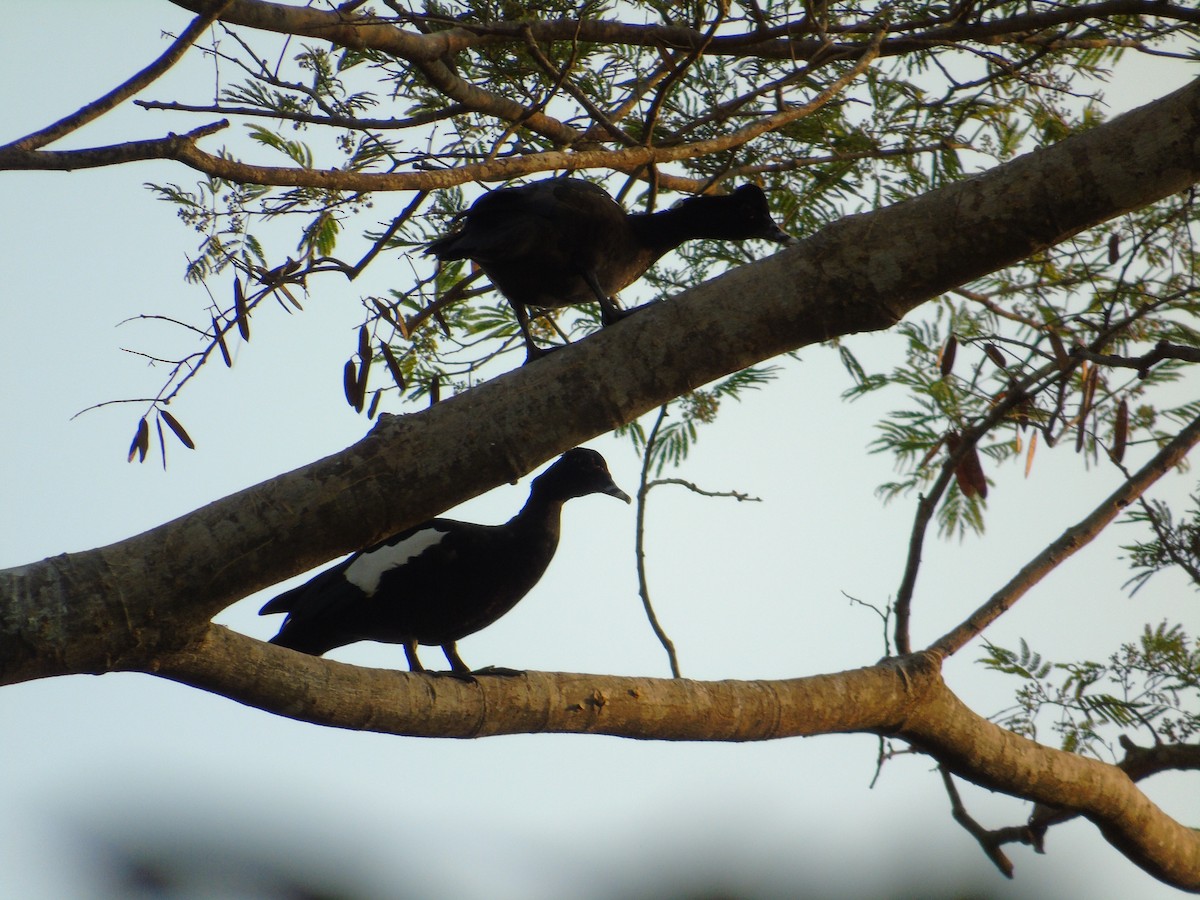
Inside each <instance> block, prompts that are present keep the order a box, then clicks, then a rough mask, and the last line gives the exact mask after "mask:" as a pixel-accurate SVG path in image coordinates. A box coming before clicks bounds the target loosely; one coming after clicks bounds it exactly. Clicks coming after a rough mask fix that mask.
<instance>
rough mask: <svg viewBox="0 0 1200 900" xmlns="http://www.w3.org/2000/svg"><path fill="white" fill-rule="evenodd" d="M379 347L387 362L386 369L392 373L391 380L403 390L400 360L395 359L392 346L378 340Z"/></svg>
mask: <svg viewBox="0 0 1200 900" xmlns="http://www.w3.org/2000/svg"><path fill="white" fill-rule="evenodd" d="M379 349H380V350H382V351H383V361H384V362H386V363H387V367H388V371H390V372H391V373H392V380H393V381H394V382H396V387H398V388H400V390H401V391H403V390H404V373H403V372H402V371H401V369H400V360H398V359H396V355H395V354H394V353H392V348H391V347H389V346H388V345H387V344H385V343H383V342H382V341H380V342H379Z"/></svg>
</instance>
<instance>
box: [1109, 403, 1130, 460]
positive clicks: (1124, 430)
mask: <svg viewBox="0 0 1200 900" xmlns="http://www.w3.org/2000/svg"><path fill="white" fill-rule="evenodd" d="M1128 440H1129V404H1128V403H1127V402H1126V401H1125V400H1124V399H1122V400H1121V402H1120V403H1118V404H1117V420H1116V422H1114V423H1113V445H1112V449H1111V450H1109V451H1108V455H1109V456H1110V457H1112V461H1113V462H1115V463H1118V464H1120V463H1121V462H1122V461H1124V459H1125V444H1126V443H1127V442H1128Z"/></svg>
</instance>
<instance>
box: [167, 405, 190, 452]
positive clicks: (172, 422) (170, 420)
mask: <svg viewBox="0 0 1200 900" xmlns="http://www.w3.org/2000/svg"><path fill="white" fill-rule="evenodd" d="M158 415H159V418H161V419H162V420H163V421H164V422H166V423H167V427H168V428H170V429H171V430H172V431H173V432H175V437H177V438H179V442H180V443H181V444H183V446H185V447H187V448H188V449H189V450H195V449H196V444H195V442H194V441H193V440H192V438H191V436H190V435H189V434H188V433H187V431H186V430H185V429H184V427H183V426H182V425H180V424H179V420H178V419H176V418H175V417H174V416H173V415H171V414H170V413H169V412H167V411H166V410H165V409H160V410H159V411H158Z"/></svg>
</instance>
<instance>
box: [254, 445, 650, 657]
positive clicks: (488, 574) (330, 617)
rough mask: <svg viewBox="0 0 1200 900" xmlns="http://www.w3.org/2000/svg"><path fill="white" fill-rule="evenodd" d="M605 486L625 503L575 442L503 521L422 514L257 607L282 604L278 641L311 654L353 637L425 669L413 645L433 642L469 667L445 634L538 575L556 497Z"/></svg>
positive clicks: (474, 621)
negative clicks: (417, 521) (397, 648)
mask: <svg viewBox="0 0 1200 900" xmlns="http://www.w3.org/2000/svg"><path fill="white" fill-rule="evenodd" d="M587 494H608V495H610V496H613V497H619V498H620V499H622V500H624V501H625V502H626V503H628V502H630V501H629V497H628V495H626V494H625V492H624V491H622V490H621V489H620V488H619V487H617V486H616V485H615V484H614V483H613V480H612V476H611V475H610V474H609V472H608V466H607V465H606V464H605V462H604V457H603V456H601V455H600V454H599V453H597V452H596V451H595V450H589V449H587V448H584V447H576V448H575V449H574V450H568V451H567V452H566V453H564V454H563V455H562V456H561V457H560V458H559V459H558V461H557V462H555V463H554V465H552V466H550V467H549V468H548V469H546V471H544V472H543V473H542V474H541V475H539V476H538V477H537V478H535V479H534V480H533V484H532V486H531V488H530V491H529V500H528V501H527V502H526V503H525V506H524V507H523V508H522V509H521V511H520V512H519V513H517V514H516V515H515V516H513V518H512V519H510V520H509V521H508V522H506V523H505V524H503V525H476V524H473V523H471V522H458V521H455V520H453V519H430V520H429V521H428V522H426V523H424V524H423V525H418V526H416V527H415V528H409V529H408V530H407V531H402V532H400V533H399V534H397V535H393V536H392V537H390V538H388V539H387V540H385V541H381V542H380V543H378V544H376V545H375V546H373V547H371V548H369V549H367V550H363V551H362V552H360V553H355V554H354V555H353V556H351V557H349V558H348V559H345V560H343V561H342V562H340V563H338V564H337V565H336V566H334V567H333V568H330V569H326V570H325V571H324V572H321V573H320V574H319V575H317V576H316V577H315V578H313V579H311V580H310V581H308V582H307V583H306V584H302V585H300V586H299V587H297V588H293V589H292V590H290V591H288V592H286V593H284V594H280V595H279V596H278V597H276V598H275V599H273V600H271V601H270V602H269V603H267V605H266V606H264V607H263V608H262V609H261V610H260V611H259V615H267V614H269V613H280V612H285V613H287V614H288V616H287V618H286V619H284V621H283V625H282V627H280V629H279V634H277V635H275V637H273V638H271V643H272V644H279V645H281V646H284V647H290V648H292V649H293V650H299V651H301V652H302V653H311V654H313V655H314V656H320V655H321V654H322V653H325V652H327V651H329V650H332V649H333V648H334V647H341V646H343V645H345V644H352V643H354V642H355V641H383V642H385V643H391V644H403V645H404V652H405V654H406V655H407V657H408V667H409V669H411V670H412V671H414V672H423V671H425V669H424V667H423V666H422V665H421V662H420V660H418V659H417V645H418V644H440V645H441V647H442V650H443V651H444V652H445V654H446V659H447V660H448V661H449V662H450V667H451V669H453V670H454V671H455V672H458V673H467V672H470V669H469V668H468V667H467V665H466V663H464V662H463V661H462V658H461V657H460V656H459V655H458V650H457V648H456V647H455V642H456V641H457V640H458V639H459V638H462V637H465V636H466V635H468V634H473V633H474V632H476V631H479V630H480V629H482V628H486V627H487V626H488V625H491V624H492V623H493V622H495V621H496V620H497V619H499V618H500V617H501V616H503V615H504V614H505V613H506V612H508V611H509V610H510V609H512V608H513V607H514V606H516V604H517V602H518V601H519V600H520V599H521V598H522V597H524V596H525V595H526V594H527V593H529V591H530V589H531V588H532V587H533V586H534V585H535V584H537V583H538V581H539V580H540V579H541V577H542V575H543V573H545V571H546V567H547V566H549V565H550V560H551V559H552V558H553V557H554V551H555V550H556V549H557V547H558V535H559V521H560V514H561V512H562V506H563V504H564V503H565V502H566V501H568V500H570V499H571V498H572V497H583V496H585V495H587Z"/></svg>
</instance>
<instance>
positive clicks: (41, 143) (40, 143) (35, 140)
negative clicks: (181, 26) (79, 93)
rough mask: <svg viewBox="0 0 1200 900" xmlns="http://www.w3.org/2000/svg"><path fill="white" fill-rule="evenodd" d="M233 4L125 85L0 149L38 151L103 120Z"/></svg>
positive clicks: (204, 19) (218, 8) (202, 18)
mask: <svg viewBox="0 0 1200 900" xmlns="http://www.w3.org/2000/svg"><path fill="white" fill-rule="evenodd" d="M231 2H232V0H225V2H224V3H218V4H216V5H214V6H213V8H212V9H210V10H208V12H206V13H204V14H202V15H199V16H197V17H196V18H195V19H194V20H193V21H192V24H191V25H189V26H188V27H187V28H186V29H185V30H184V32H183V34H181V35H180V36H179V37H178V38H176V39H175V41H174V42H173V43H172V44H171V46H170V47H168V48H167V52H166V53H164V54H163V55H162V56H160V57H159V58H158V59H156V60H155V61H154V62H152V63H151V64H150V65H148V66H146V68H144V69H142V70H141V71H140V72H138V73H137V74H136V75H134V76H133V77H132V78H130V79H129V80H128V81H126V82H125V83H124V84H121V85H118V86H117V87H115V88H113V89H112V90H111V91H109V92H108V93H107V94H105V95H104V96H103V97H100V98H99V99H97V100H93V101H92V102H91V103H89V104H88V105H87V106H84V107H82V108H80V109H78V110H76V111H75V112H73V113H71V114H70V115H69V116H66V117H64V118H62V119H59V120H58V121H57V122H55V123H54V124H53V125H47V126H46V127H45V128H43V129H41V130H40V131H35V132H33V134H27V135H26V136H25V137H23V138H18V139H17V140H15V141H13V142H12V143H10V144H8V145H6V146H4V147H0V150H9V149H11V150H38V149H40V148H42V147H45V146H46V145H47V144H52V143H54V142H55V141H57V140H59V139H60V138H62V137H65V136H66V135H68V134H70V133H71V132H73V131H77V130H79V129H80V128H82V127H83V126H84V125H86V124H87V123H88V122H91V121H94V120H95V119H98V118H100V116H102V115H104V114H105V113H106V112H108V111H109V110H110V109H113V108H114V107H115V106H117V105H118V104H120V103H123V102H124V101H125V100H127V99H128V98H129V97H132V96H133V95H134V94H136V93H137V92H138V91H140V90H141V89H142V88H144V87H146V86H147V85H149V84H152V83H153V82H154V81H155V79H157V78H158V77H159V76H160V75H162V74H163V73H164V72H166V71H167V69H169V68H171V66H173V65H175V63H177V62H178V61H179V60H180V59H181V58H182V57H183V54H184V53H186V52H187V51H188V48H190V47H191V46H192V44H193V43H195V41H196V38H198V37H200V35H201V33H203V31H204V29H206V28H208V26H209V25H211V24H212V23H213V22H215V21H216V20H217V18H218V17H219V16H220V15H221V13H223V12H224V11H225V7H227V6H229V5H230V3H231Z"/></svg>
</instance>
